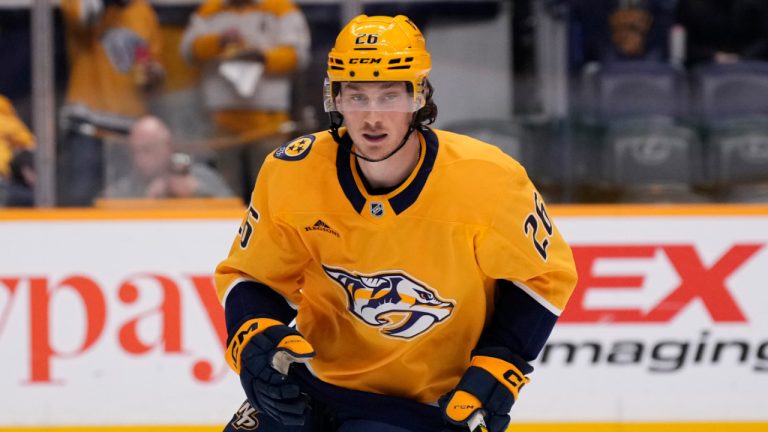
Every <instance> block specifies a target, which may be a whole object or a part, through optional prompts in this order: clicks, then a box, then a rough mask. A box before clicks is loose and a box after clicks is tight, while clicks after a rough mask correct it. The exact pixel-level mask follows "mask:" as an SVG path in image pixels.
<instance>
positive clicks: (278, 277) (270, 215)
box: [215, 156, 310, 304]
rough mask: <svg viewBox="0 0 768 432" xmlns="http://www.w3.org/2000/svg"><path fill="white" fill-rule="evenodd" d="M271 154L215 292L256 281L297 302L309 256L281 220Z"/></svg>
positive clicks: (218, 271) (222, 295)
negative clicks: (239, 283) (273, 191)
mask: <svg viewBox="0 0 768 432" xmlns="http://www.w3.org/2000/svg"><path fill="white" fill-rule="evenodd" d="M279 163H280V161H277V160H275V159H274V158H273V157H272V156H270V157H269V158H268V159H267V162H266V163H265V164H264V166H263V167H262V170H261V172H260V173H259V176H258V179H257V180H256V186H255V187H254V190H253V194H252V196H251V202H250V206H249V207H248V210H247V211H246V214H245V216H244V217H243V221H242V224H241V226H240V230H239V233H238V235H237V236H236V238H235V240H234V242H233V243H232V247H231V249H230V252H229V256H228V257H227V258H226V259H225V260H224V261H222V262H221V263H220V264H219V265H218V266H217V268H216V276H215V279H216V291H217V293H218V295H219V298H220V299H222V300H223V299H224V298H225V296H226V294H227V292H228V290H229V289H231V288H232V287H234V286H235V285H236V284H237V283H238V281H240V280H243V279H245V280H254V281H257V282H260V283H262V284H264V285H267V286H269V287H270V288H272V289H273V290H275V291H276V292H278V293H279V294H281V295H282V296H283V297H285V299H286V300H288V301H289V302H290V303H293V304H298V303H299V302H300V299H301V287H302V285H303V283H304V276H303V272H304V269H305V267H306V266H307V265H308V263H309V262H310V256H309V253H308V252H307V250H306V248H305V247H304V244H303V243H302V241H301V238H300V237H299V235H298V233H297V232H296V230H295V229H294V228H292V227H291V226H290V225H289V224H287V223H286V222H284V221H283V220H282V219H281V215H280V201H281V200H282V199H284V198H285V197H282V196H281V195H280V194H279V193H274V194H271V193H270V192H271V190H273V188H272V187H271V185H279V183H280V182H279V181H276V180H274V179H273V178H272V177H273V176H274V175H275V170H274V168H275V165H276V164H279Z"/></svg>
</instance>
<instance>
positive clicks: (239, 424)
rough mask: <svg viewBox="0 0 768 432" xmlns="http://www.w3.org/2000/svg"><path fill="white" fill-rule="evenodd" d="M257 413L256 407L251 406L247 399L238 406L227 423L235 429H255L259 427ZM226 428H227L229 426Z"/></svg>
mask: <svg viewBox="0 0 768 432" xmlns="http://www.w3.org/2000/svg"><path fill="white" fill-rule="evenodd" d="M257 413H258V411H256V408H254V407H252V406H251V404H250V403H248V401H245V402H243V404H242V405H240V408H238V410H237V412H236V413H235V416H234V417H233V418H232V420H231V421H230V422H229V424H230V425H231V426H232V427H233V428H234V429H236V430H255V429H257V428H258V427H259V419H258V418H256V414H257ZM226 430H229V428H227V429H225V431H226Z"/></svg>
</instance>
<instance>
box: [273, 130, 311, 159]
mask: <svg viewBox="0 0 768 432" xmlns="http://www.w3.org/2000/svg"><path fill="white" fill-rule="evenodd" d="M313 142H315V136H314V135H304V136H303V137H299V138H296V139H295V140H293V141H291V142H289V143H286V144H283V145H282V146H280V147H279V148H278V149H277V150H275V157H276V158H278V159H282V160H287V161H295V160H301V159H304V158H305V157H306V156H307V154H309V150H310V149H311V148H312V143H313Z"/></svg>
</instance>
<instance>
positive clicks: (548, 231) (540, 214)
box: [523, 192, 553, 261]
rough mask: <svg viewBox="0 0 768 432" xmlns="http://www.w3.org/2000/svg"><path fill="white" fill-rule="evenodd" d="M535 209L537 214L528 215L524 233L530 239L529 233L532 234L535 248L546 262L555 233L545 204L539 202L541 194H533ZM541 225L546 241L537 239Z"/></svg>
mask: <svg viewBox="0 0 768 432" xmlns="http://www.w3.org/2000/svg"><path fill="white" fill-rule="evenodd" d="M533 207H534V208H535V209H536V213H530V214H528V217H526V218H525V225H524V227H523V231H524V232H525V236H526V237H528V233H531V241H533V246H534V247H535V248H536V252H538V253H539V255H540V256H541V258H542V259H543V260H544V261H546V260H547V248H548V247H549V238H550V237H552V232H553V229H552V221H550V219H549V215H547V209H546V208H544V203H543V202H541V201H539V194H538V193H536V192H534V193H533ZM539 224H541V226H543V227H544V231H545V234H544V239H542V240H541V241H539V239H537V238H536V234H537V233H538V231H539Z"/></svg>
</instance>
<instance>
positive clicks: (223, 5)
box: [181, 0, 310, 201]
mask: <svg viewBox="0 0 768 432" xmlns="http://www.w3.org/2000/svg"><path fill="white" fill-rule="evenodd" d="M309 47H310V35H309V27H308V26H307V23H306V20H305V18H304V15H303V14H302V12H301V10H300V9H299V8H298V7H297V6H296V5H295V4H294V3H293V2H292V1H291V0H206V1H204V2H203V4H201V5H200V7H199V8H198V9H197V11H196V12H195V13H194V14H193V15H192V17H191V18H190V21H189V25H188V26H187V28H186V30H185V32H184V36H183V37H182V43H181V53H182V56H183V57H184V58H185V59H187V61H189V62H190V63H192V64H196V65H200V66H201V67H202V83H201V85H202V88H201V90H202V95H203V101H204V105H205V109H206V110H208V111H209V112H210V113H211V116H212V118H213V121H214V123H215V125H216V127H217V129H218V130H219V133H220V134H221V135H222V136H223V137H225V138H229V139H231V140H232V144H231V145H230V146H229V147H228V148H219V149H215V150H217V151H216V153H217V156H218V159H219V162H220V168H221V171H222V173H223V174H224V175H225V176H226V177H227V181H228V182H229V183H230V186H231V187H232V188H233V189H234V190H235V192H236V193H237V194H238V195H241V196H243V197H244V199H245V200H246V201H247V198H248V192H249V191H250V190H251V188H252V187H253V180H254V179H255V175H254V174H255V172H256V171H257V170H258V168H259V166H260V165H261V162H262V161H263V159H264V157H265V156H266V154H267V153H268V152H270V151H272V150H274V148H275V147H277V146H278V145H279V144H280V142H275V141H274V138H272V139H270V137H274V136H275V135H278V136H279V135H280V131H281V130H284V128H285V127H289V126H290V115H289V112H290V108H291V76H292V74H294V73H295V72H297V71H298V70H300V69H301V68H302V67H304V66H305V65H307V64H308V62H309ZM282 139H285V138H282Z"/></svg>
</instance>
